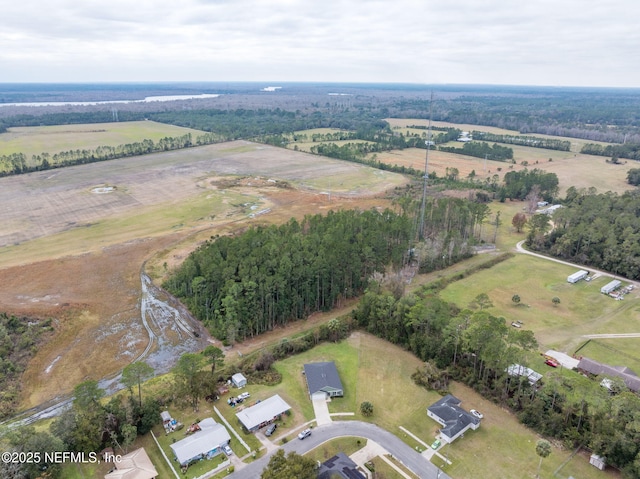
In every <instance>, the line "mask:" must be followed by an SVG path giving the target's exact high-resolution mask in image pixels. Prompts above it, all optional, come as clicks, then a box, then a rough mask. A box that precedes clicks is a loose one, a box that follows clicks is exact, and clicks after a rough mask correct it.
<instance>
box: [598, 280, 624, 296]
mask: <svg viewBox="0 0 640 479" xmlns="http://www.w3.org/2000/svg"><path fill="white" fill-rule="evenodd" d="M621 284H622V283H621V282H620V281H618V280H617V279H614V280H613V281H611V282H610V283H607V284H605V285H604V286H603V287H602V288H600V292H601V293H602V294H609V293H611V292H613V291H615V290H616V289H618V288H619V287H620V285H621Z"/></svg>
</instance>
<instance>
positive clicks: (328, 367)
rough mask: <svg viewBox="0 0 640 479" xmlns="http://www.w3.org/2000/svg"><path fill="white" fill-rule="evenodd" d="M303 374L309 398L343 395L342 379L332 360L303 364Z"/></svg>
mask: <svg viewBox="0 0 640 479" xmlns="http://www.w3.org/2000/svg"><path fill="white" fill-rule="evenodd" d="M304 375H305V378H306V379H307V388H308V389H309V396H310V397H311V399H327V398H330V397H336V396H340V397H341V396H344V390H343V389H342V381H340V376H339V375H338V370H337V369H336V363H334V362H333V361H330V362H323V363H310V364H305V365H304Z"/></svg>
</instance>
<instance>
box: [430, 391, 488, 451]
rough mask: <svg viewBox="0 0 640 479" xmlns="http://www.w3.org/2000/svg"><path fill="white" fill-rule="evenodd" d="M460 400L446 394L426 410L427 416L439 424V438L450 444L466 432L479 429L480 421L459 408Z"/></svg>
mask: <svg viewBox="0 0 640 479" xmlns="http://www.w3.org/2000/svg"><path fill="white" fill-rule="evenodd" d="M460 403H461V401H460V399H458V398H457V397H455V396H453V395H451V394H447V395H446V396H445V397H443V398H442V399H440V400H439V401H437V402H435V403H433V404H432V405H431V406H429V407H428V408H427V415H428V416H429V417H430V418H431V419H433V420H434V421H436V422H438V423H439V424H441V425H442V426H443V427H442V428H441V429H440V436H441V437H442V438H443V439H444V440H445V442H448V443H452V442H453V441H455V440H456V439H457V438H459V437H460V436H462V435H463V434H464V433H465V432H466V431H467V430H469V429H473V430H476V429H478V428H479V427H480V419H478V418H477V417H475V416H474V415H473V414H471V413H469V412H467V411H465V410H464V409H462V408H461V407H460Z"/></svg>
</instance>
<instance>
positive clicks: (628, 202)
mask: <svg viewBox="0 0 640 479" xmlns="http://www.w3.org/2000/svg"><path fill="white" fill-rule="evenodd" d="M564 206H565V207H564V208H561V209H559V210H558V211H556V212H555V213H554V215H553V222H554V225H555V227H554V229H553V230H552V231H551V232H550V233H549V234H547V235H544V236H542V237H539V238H538V240H537V241H529V243H530V246H531V247H532V248H533V249H536V250H538V251H544V252H548V253H550V254H552V255H553V256H556V257H559V258H562V259H566V260H569V261H573V262H576V263H579V264H584V265H587V266H591V267H593V268H599V269H603V270H606V271H609V272H611V273H614V274H619V275H622V276H625V277H627V278H630V279H639V278H640V215H638V212H639V211H640V192H638V191H630V192H626V193H624V194H622V195H618V194H615V193H611V192H608V193H604V194H593V193H590V192H588V191H584V190H578V189H576V188H575V187H570V188H569V189H568V190H567V195H566V199H565V201H564Z"/></svg>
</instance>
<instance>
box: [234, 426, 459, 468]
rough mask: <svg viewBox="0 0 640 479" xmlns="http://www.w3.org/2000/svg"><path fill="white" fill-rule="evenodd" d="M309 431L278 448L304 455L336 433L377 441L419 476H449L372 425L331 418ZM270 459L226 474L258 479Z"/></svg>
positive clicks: (335, 435) (333, 436) (265, 457)
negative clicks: (331, 420) (300, 438)
mask: <svg viewBox="0 0 640 479" xmlns="http://www.w3.org/2000/svg"><path fill="white" fill-rule="evenodd" d="M312 431H313V432H312V434H311V436H309V437H308V438H306V439H305V440H303V441H301V440H299V439H297V438H296V439H293V440H291V441H289V442H288V443H286V444H285V445H283V446H282V449H283V450H284V451H285V454H288V453H289V452H291V451H295V452H297V453H298V454H304V453H305V452H308V451H310V450H311V449H313V448H315V447H318V446H319V445H320V444H322V443H324V442H326V441H329V440H331V439H334V438H336V437H340V436H356V437H364V438H367V439H371V440H372V441H375V442H377V443H378V444H380V445H381V446H382V447H384V448H385V449H386V450H387V451H388V452H389V454H391V455H392V456H393V457H394V458H395V459H396V460H398V461H399V462H401V463H402V464H403V465H404V466H406V467H407V468H408V469H410V470H411V471H412V472H413V473H414V474H416V475H417V476H418V477H420V478H421V479H451V478H450V477H449V476H448V475H447V474H445V473H444V472H443V471H442V470H440V469H438V468H437V467H436V466H435V465H433V464H432V463H431V462H429V461H428V460H427V459H426V458H424V457H423V456H422V455H421V454H419V453H418V452H416V451H414V450H413V449H411V447H409V446H408V445H407V444H405V443H404V442H402V441H401V440H400V439H399V438H397V437H396V436H394V435H393V434H391V433H390V432H388V431H385V430H384V429H381V428H380V427H378V426H376V425H374V424H369V423H365V422H360V421H334V422H333V423H331V424H326V425H324V426H319V427H316V428H313V430H312ZM272 454H273V452H272ZM270 458H271V454H269V455H267V456H264V457H261V458H260V459H258V460H257V461H254V462H252V463H249V464H247V465H246V466H244V467H243V468H242V469H236V472H234V473H233V474H231V475H229V476H227V477H229V478H233V479H260V474H261V473H262V470H263V469H264V468H265V467H266V466H267V464H268V463H269V459H270Z"/></svg>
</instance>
